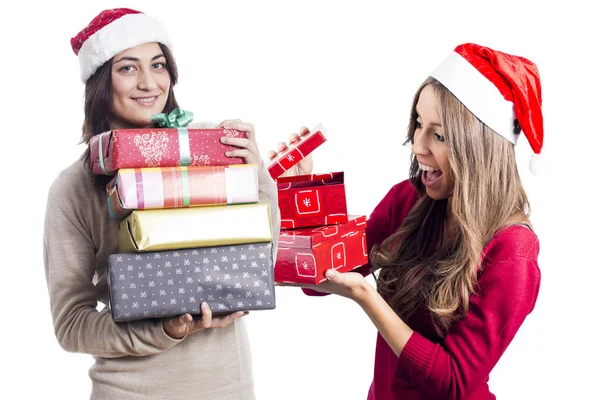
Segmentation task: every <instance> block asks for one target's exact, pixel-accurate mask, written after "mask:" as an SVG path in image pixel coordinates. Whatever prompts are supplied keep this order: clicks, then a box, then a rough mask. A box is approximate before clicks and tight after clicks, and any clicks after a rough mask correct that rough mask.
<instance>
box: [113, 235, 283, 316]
mask: <svg viewBox="0 0 600 400" xmlns="http://www.w3.org/2000/svg"><path fill="white" fill-rule="evenodd" d="M272 250H273V249H272V243H257V244H249V245H248V244H244V245H234V246H218V247H206V248H195V249H183V250H168V251H157V252H146V253H123V254H113V255H111V256H109V258H108V283H109V295H110V308H111V312H112V316H113V319H114V320H115V321H132V320H138V319H144V318H157V317H159V318H161V317H170V316H175V315H181V314H185V313H190V314H192V315H200V304H201V303H202V302H204V301H205V302H207V303H208V305H209V306H210V308H211V310H212V312H213V314H217V315H219V314H220V315H222V314H229V313H232V312H236V311H250V310H269V309H274V308H275V290H274V282H273V261H272Z"/></svg>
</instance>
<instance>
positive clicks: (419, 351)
mask: <svg viewBox="0 0 600 400" xmlns="http://www.w3.org/2000/svg"><path fill="white" fill-rule="evenodd" d="M417 200H418V194H417V192H416V190H415V189H414V187H413V186H412V185H411V183H410V181H404V182H401V183H399V184H397V185H395V186H394V187H392V189H391V190H390V191H389V192H388V194H387V195H386V196H385V197H384V198H383V200H382V201H381V202H380V203H379V205H378V206H377V207H376V208H375V210H374V211H373V213H372V214H371V216H370V218H369V220H368V222H367V242H368V245H369V248H371V247H372V246H373V245H374V244H376V243H380V242H382V241H383V240H384V239H385V238H387V237H388V236H390V235H391V234H393V233H394V232H395V231H396V230H397V229H398V228H399V227H400V225H401V224H402V221H403V220H404V218H405V217H406V215H407V214H408V212H409V211H410V210H411V208H412V207H413V206H414V204H415V203H416V201H417ZM538 252H539V242H538V239H537V237H536V235H535V234H534V233H533V232H532V231H531V230H529V229H528V228H526V227H524V226H511V227H508V228H505V229H503V230H501V231H499V232H498V233H497V234H496V235H495V237H494V238H493V239H492V240H491V241H490V242H489V243H488V245H487V246H486V247H485V249H484V251H483V255H482V257H483V258H482V259H483V269H482V270H481V272H480V273H479V275H478V279H477V283H478V286H477V289H476V293H475V294H473V295H472V296H471V298H470V301H469V312H468V314H467V316H466V317H465V318H464V319H462V320H460V321H457V322H455V323H454V324H453V325H452V327H451V328H450V331H449V332H448V334H447V335H446V337H445V338H440V337H439V336H438V335H436V333H435V330H434V328H433V325H432V323H431V316H430V313H429V312H427V311H426V310H423V311H421V312H419V313H417V314H415V315H414V316H413V317H411V319H410V320H408V321H405V322H406V323H407V324H408V325H409V326H410V327H411V328H412V329H413V330H414V333H413V334H412V336H411V337H410V339H409V340H408V342H407V343H406V346H405V347H404V349H403V350H402V353H400V356H399V357H396V355H395V354H394V352H393V351H392V349H391V348H390V347H389V346H388V344H387V343H386V341H385V340H384V339H383V337H382V336H381V335H379V334H378V335H377V346H376V350H375V370H374V377H373V383H372V384H371V388H370V390H369V396H368V400H396V399H402V400H413V399H414V400H417V399H419V400H424V399H435V400H442V399H468V400H483V399H485V400H488V399H495V398H496V397H495V396H494V395H493V394H492V393H491V392H490V391H489V388H488V385H487V382H488V379H489V373H490V371H491V370H492V368H493V367H494V366H495V365H496V363H497V362H498V360H499V359H500V356H501V355H502V353H504V351H505V350H506V348H507V346H508V345H509V343H510V342H511V340H512V339H513V337H514V336H515V334H516V333H517V330H518V329H519V327H520V326H521V324H522V323H523V321H524V320H525V317H526V316H527V315H528V314H529V313H530V312H531V311H532V310H533V308H534V305H535V301H536V298H537V295H538V291H539V287H540V270H539V268H538V264H537V256H538ZM361 268H362V269H361V270H359V272H362V273H363V274H366V273H368V269H369V266H368V265H367V266H364V267H361Z"/></svg>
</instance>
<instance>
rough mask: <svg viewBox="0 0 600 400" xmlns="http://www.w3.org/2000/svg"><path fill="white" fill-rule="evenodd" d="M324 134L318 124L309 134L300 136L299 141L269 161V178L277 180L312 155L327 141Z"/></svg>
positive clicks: (323, 130)
mask: <svg viewBox="0 0 600 400" xmlns="http://www.w3.org/2000/svg"><path fill="white" fill-rule="evenodd" d="M325 134H326V131H325V129H324V128H323V126H322V125H321V124H319V125H317V126H316V127H314V128H313V129H311V130H310V132H309V133H307V134H306V135H304V136H302V137H301V138H300V140H298V141H297V142H295V143H294V144H293V145H291V146H289V147H288V148H287V149H286V150H285V151H284V152H282V153H279V154H278V155H277V157H275V158H274V159H273V160H271V163H270V164H269V166H268V167H267V169H268V171H269V174H271V177H272V178H273V179H277V178H278V177H279V176H281V175H282V174H283V173H284V172H285V171H287V170H289V169H290V168H292V167H293V166H294V165H296V164H298V163H299V162H300V160H302V159H303V158H304V157H306V156H307V155H309V154H310V153H312V152H313V150H314V149H316V148H317V147H319V146H320V145H322V144H323V143H325V142H326V141H327V138H326V137H325Z"/></svg>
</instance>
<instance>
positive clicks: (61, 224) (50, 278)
mask: <svg viewBox="0 0 600 400" xmlns="http://www.w3.org/2000/svg"><path fill="white" fill-rule="evenodd" d="M74 175H75V176H76V175H77V174H74V173H73V172H72V171H71V172H70V173H64V172H63V173H62V174H61V175H60V176H59V178H57V180H56V181H55V182H54V183H53V184H52V186H51V188H50V191H49V196H48V202H47V206H46V215H45V221H44V249H43V250H44V267H45V273H46V281H47V285H48V291H49V296H50V308H51V312H52V319H53V322H54V330H55V334H56V337H57V339H58V342H59V344H60V345H61V347H62V348H63V349H65V350H67V351H70V352H79V353H88V354H92V355H94V356H99V357H106V358H114V357H122V356H127V355H131V356H144V355H150V354H156V353H159V352H162V351H164V350H167V349H169V348H171V347H172V346H174V345H175V344H177V343H178V342H179V340H175V339H172V338H171V337H169V336H168V335H167V334H166V333H165V332H164V330H163V327H162V322H160V321H158V320H145V321H135V322H130V323H119V324H117V323H116V322H114V321H113V319H112V316H111V315H110V313H109V312H99V311H97V306H98V301H97V296H96V287H95V280H96V278H95V273H96V258H95V249H94V244H93V240H92V233H91V231H90V228H89V227H90V226H91V225H90V218H91V215H89V214H91V212H92V210H91V208H92V207H91V206H90V205H89V204H86V201H87V202H91V191H90V190H89V188H88V186H89V183H88V185H87V186H86V182H84V181H83V180H82V179H72V177H73V176H74ZM86 195H87V196H88V197H87V198H86V197H82V196H86ZM76 197H78V198H79V200H76V199H75V198H76ZM81 204H86V205H84V206H82V205H81Z"/></svg>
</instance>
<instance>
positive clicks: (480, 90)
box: [431, 52, 520, 144]
mask: <svg viewBox="0 0 600 400" xmlns="http://www.w3.org/2000/svg"><path fill="white" fill-rule="evenodd" d="M431 76H432V77H434V78H435V79H437V80H438V81H439V82H440V83H441V84H442V85H444V86H445V87H446V88H447V89H448V90H449V91H450V92H452V94H453V95H454V96H455V97H456V98H457V99H458V100H460V102H461V103H463V104H464V105H465V107H467V108H468V109H469V111H471V112H472V113H473V114H474V115H475V116H476V117H477V118H479V120H480V121H481V122H483V123H484V124H486V125H487V126H488V127H489V128H491V129H493V130H494V131H495V132H496V133H498V134H499V135H500V136H502V137H504V138H506V139H508V141H510V142H511V143H512V144H517V139H518V137H519V136H520V135H515V134H514V133H513V132H514V120H515V112H514V105H513V103H512V102H511V101H508V100H506V99H505V98H504V97H503V96H502V94H501V93H500V91H499V90H498V88H497V87H496V86H495V85H494V84H493V83H492V82H491V81H490V80H489V79H487V78H486V77H485V76H483V75H482V74H481V72H479V71H478V70H477V69H476V68H475V67H474V66H473V65H471V63H469V62H468V61H467V60H465V59H464V58H463V57H462V56H461V55H459V54H458V53H456V52H452V53H450V55H449V56H448V58H446V60H445V61H444V62H442V63H441V64H440V66H439V67H438V68H437V69H436V70H435V71H434V72H433V73H432V74H431Z"/></svg>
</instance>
